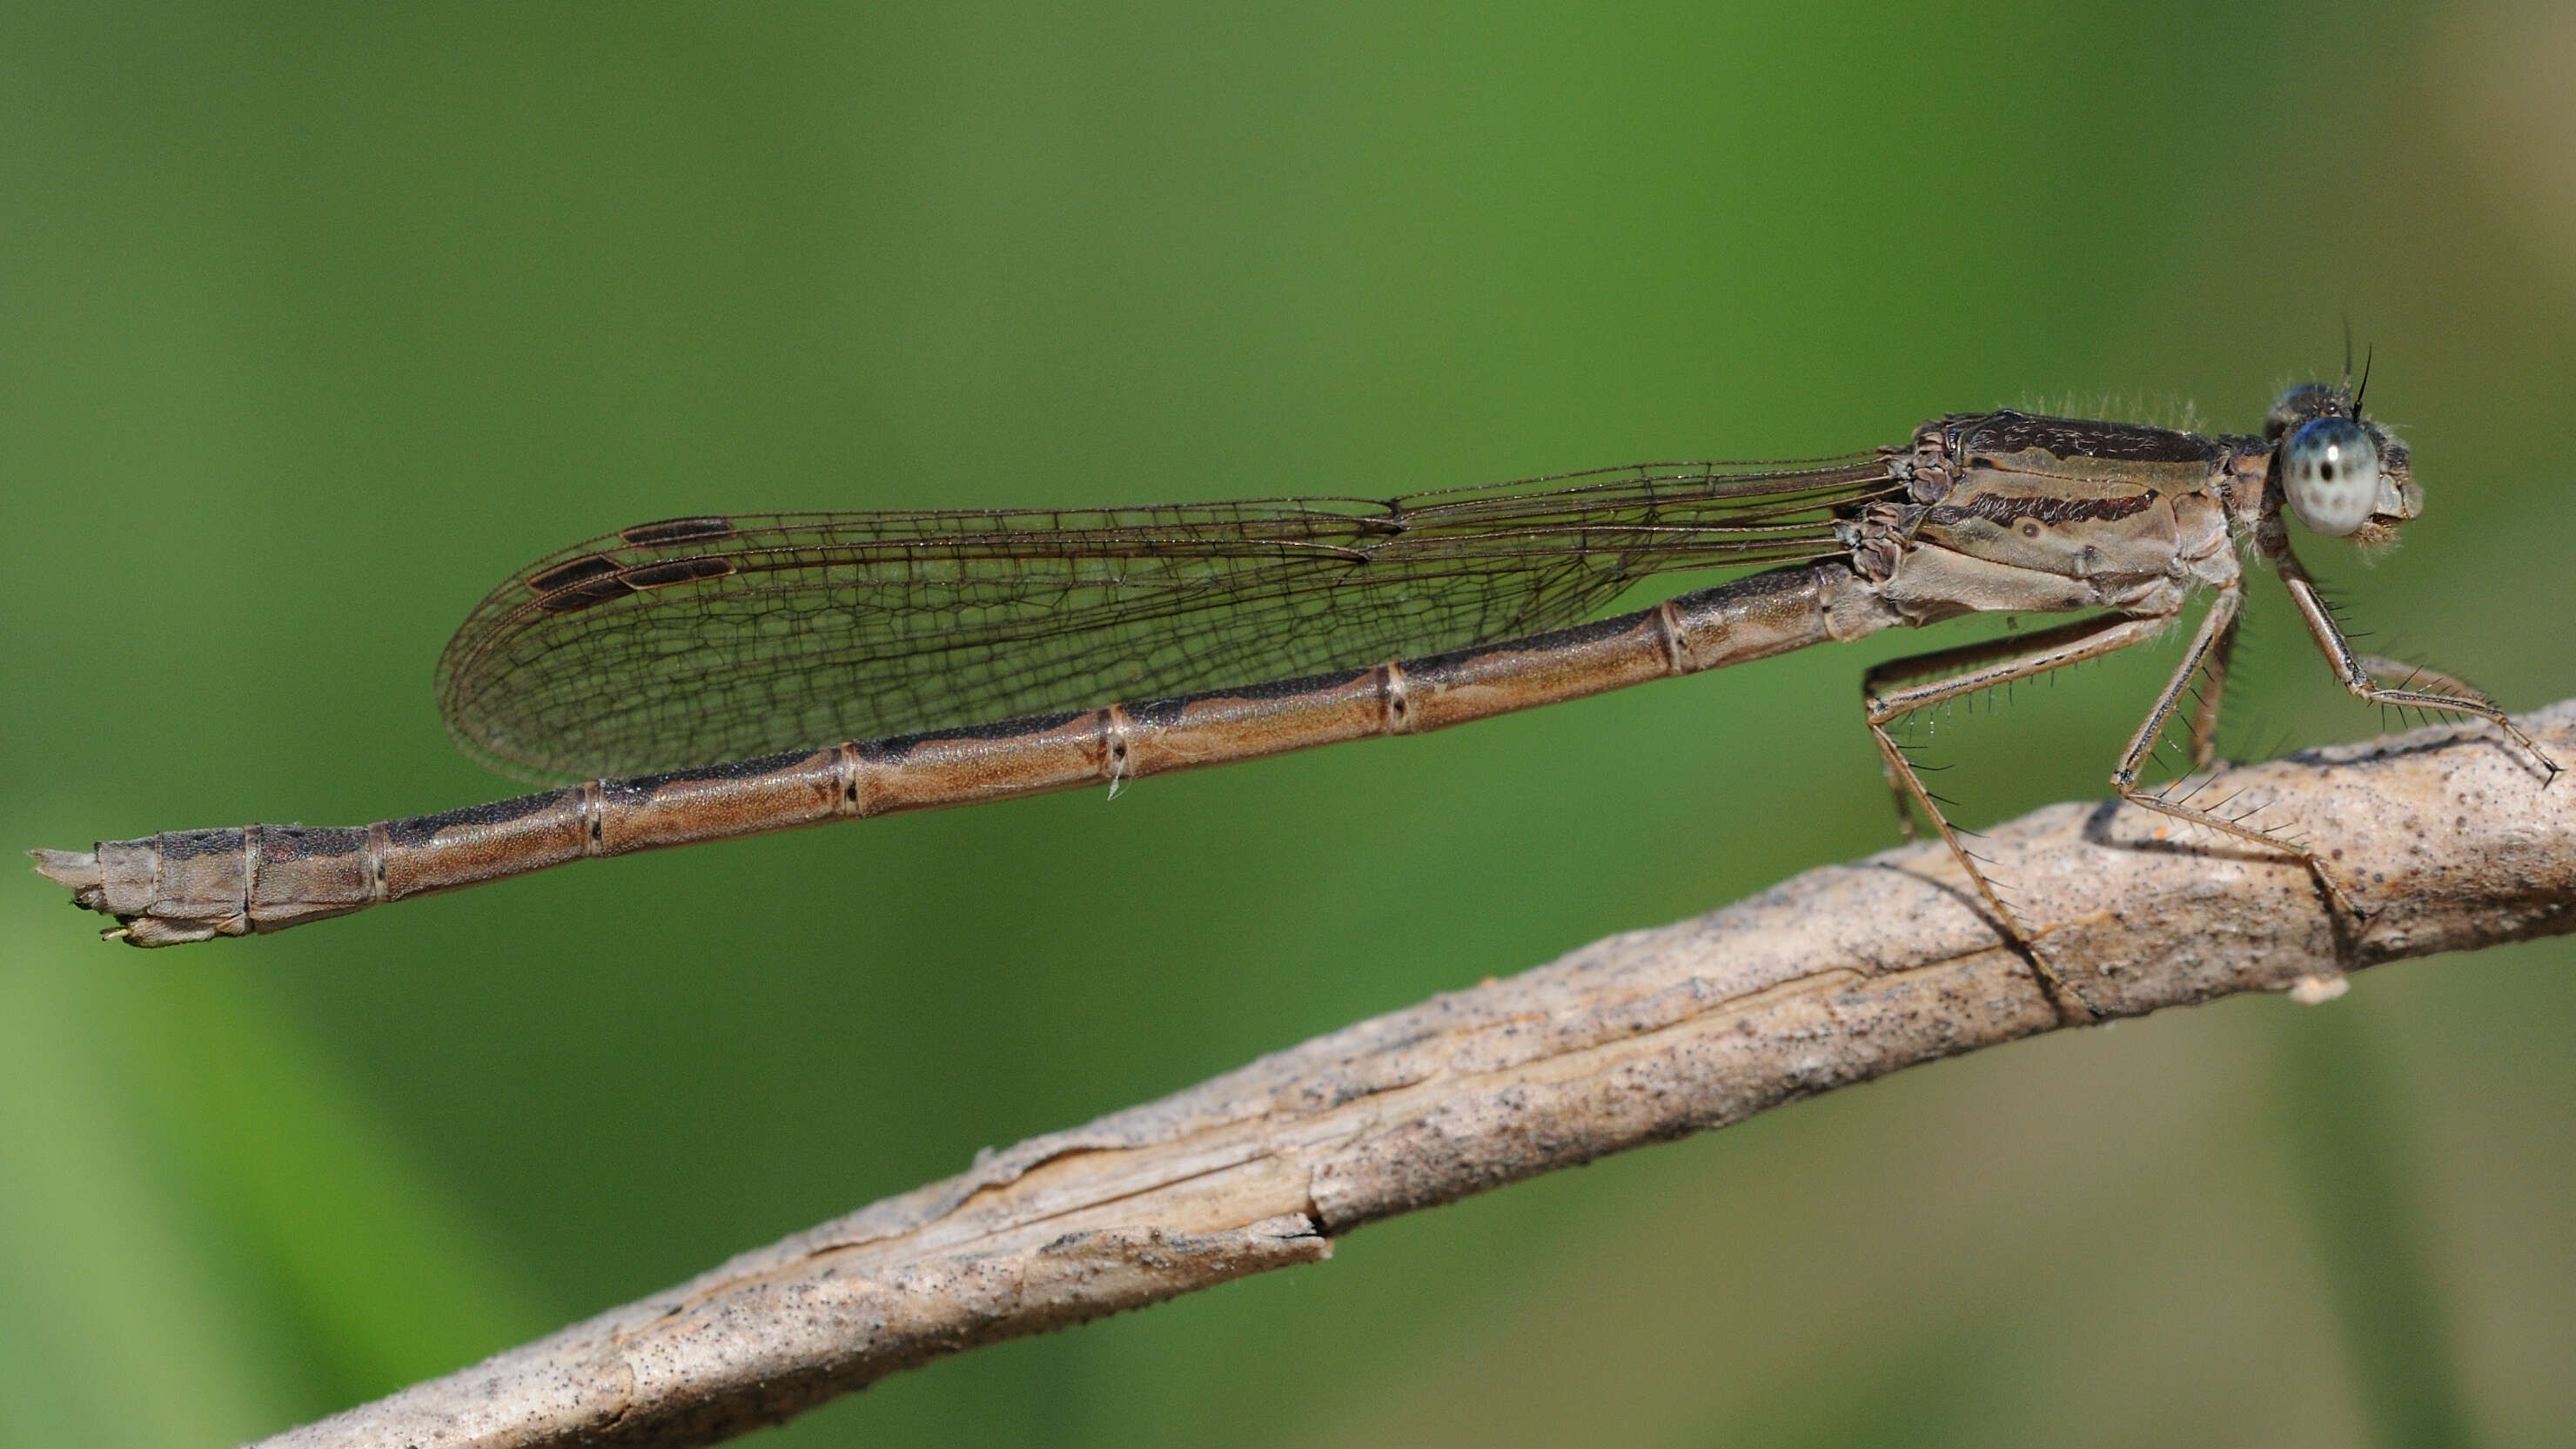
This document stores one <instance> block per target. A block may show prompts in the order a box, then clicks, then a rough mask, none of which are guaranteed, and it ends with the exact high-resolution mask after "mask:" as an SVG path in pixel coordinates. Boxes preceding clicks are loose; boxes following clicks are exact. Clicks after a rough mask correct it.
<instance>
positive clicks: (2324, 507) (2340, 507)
mask: <svg viewBox="0 0 2576 1449" xmlns="http://www.w3.org/2000/svg"><path fill="white" fill-rule="evenodd" d="M2281 487H2282V490H2283V491H2284V492H2286V493H2287V494H2288V495H2289V499H2290V511H2291V512H2292V513H2295V514H2297V515H2298V516H2299V521H2300V522H2301V523H2304V524H2306V525H2307V526H2308V527H2309V528H2310V529H2313V530H2314V531H2316V532H2318V533H2321V534H2324V535H2325V536H2326V537H2328V538H2347V537H2350V536H2351V535H2352V533H2353V532H2354V530H2356V529H2358V528H2360V527H2361V526H2362V525H2363V524H2365V523H2368V522H2369V521H2370V515H2371V512H2372V510H2373V509H2374V508H2376V507H2377V506H2378V503H2379V446H2378V445H2377V444H2376V443H2373V442H2371V440H2370V434H2368V433H2366V432H2364V431H2362V427H2361V424H2359V423H2357V422H2354V421H2353V420H2352V419H2350V418H2312V419H2310V420H2309V421H2307V422H2304V423H2301V424H2300V425H2299V430H2298V431H2297V432H2295V433H2292V434H2291V435H2290V441H2289V443H2288V444H2287V445H2286V446H2284V447H2283V448H2282V450H2281Z"/></svg>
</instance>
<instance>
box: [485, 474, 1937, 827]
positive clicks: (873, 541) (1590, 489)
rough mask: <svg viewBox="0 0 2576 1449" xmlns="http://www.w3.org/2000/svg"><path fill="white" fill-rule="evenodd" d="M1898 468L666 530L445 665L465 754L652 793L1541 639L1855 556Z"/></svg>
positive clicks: (533, 586)
mask: <svg viewBox="0 0 2576 1449" xmlns="http://www.w3.org/2000/svg"><path fill="white" fill-rule="evenodd" d="M1893 486H1894V485H1891V484H1890V483H1889V481H1888V475H1887V469H1886V466H1885V464H1884V462H1883V461H1882V460H1881V459H1880V458H1878V457H1877V456H1876V455H1874V454H1872V455H1855V456H1851V457H1846V458H1838V459H1828V460H1820V461H1817V462H1813V463H1799V464H1712V463H1686V464H1657V465H1648V466H1642V467H1633V468H1616V469H1605V470H1603V471H1600V472H1594V473H1576V474H1568V475H1564V476H1560V477H1554V478H1536V479H1530V480H1527V481H1524V482H1519V483H1505V484H1497V485H1493V486H1490V487H1481V488H1462V489H1454V490H1449V491H1445V492H1436V493H1424V494H1417V495H1414V496H1412V497H1408V498H1395V499H1387V500H1380V501H1369V500H1362V499H1340V498H1292V499H1276V500H1265V501H1256V502H1237V503H1184V504H1172V505H1166V506H1161V507H1150V508H1125V509H1112V510H1103V511H1097V512H1081V511H1065V512H1049V511H1028V512H942V513H804V514H742V515H735V516H732V517H721V518H720V517H709V518H686V519H673V520H670V521H667V522H662V523H650V524H643V525H640V526H638V527H635V528H629V529H625V530H623V531H622V532H619V533H615V534H611V535H609V536H607V537H604V538H598V539H593V540H591V541H590V542H588V543H585V544H580V545H577V546H575V547H573V548H569V549H566V550H564V551H562V552H560V553H557V554H554V555H551V556H549V557H547V558H544V559H540V560H539V561H537V562H536V563H534V564H532V565H530V566H529V567H528V568H526V569H524V570H522V571H521V572H520V573H518V574H517V575H516V576H514V577H513V578H511V579H510V580H509V581H508V582H507V583H504V584H503V585H502V586H501V587H500V588H498V589H497V590H495V591H494V592H493V593H492V594H491V596H490V597H488V598H486V599H485V600H484V601H483V602H482V603H481V604H480V605H478V606H477V607H476V608H475V610H474V612H473V614H472V615H471V616H470V617H468V618H467V620H466V621H465V626H464V628H462V629H461V630H459V631H458V632H457V635H456V637H455V638H454V639H453V640H451V641H450V642H449V644H448V646H447V652H446V654H445V655H444V657H442V658H441V659H440V661H439V669H438V696H439V711H440V713H441V715H442V716H444V718H445V719H446V721H447V727H448V731H449V733H450V734H452V735H453V736H455V738H456V740H457V742H458V743H459V745H460V746H461V747H463V748H464V749H465V751H466V752H467V753H468V754H471V755H473V756H474V757H475V758H477V759H478V760H481V761H482V762H484V763H485V764H487V765H490V766H492V767H494V768H496V769H499V770H501V771H502V772H504V773H507V774H511V775H516V776H519V777H521V778H526V779H567V778H579V777H583V776H594V775H596V776H610V775H628V774H639V773H644V772H648V771H653V770H663V769H678V768H684V767H687V766H692V765H704V764H713V763H716V762H718V761H722V760H729V759H740V758H745V757H748V756H752V755H760V754H768V753H774V752H777V751H781V750H788V749H795V748H799V747H805V746H815V745H823V744H829V743H833V742H835V741H839V740H844V739H865V738H872V737H879V736H886V735H897V734H909V733H915V732H919V731H925V730H937V729H947V728H954V727H958V726H963V725H972V724H982V723H988V722H992V721H996V720H1002V719H1009V718H1013V717H1017V716H1021V715H1028V714H1036V713H1041V712H1045V711H1050V710H1071V709H1088V708H1096V707H1098V706H1101V705H1105V704H1109V703H1112V702H1115V701H1121V700H1143V699H1151V698H1156V697H1160V696H1164V695H1172V694H1187V693H1192V692H1196V691H1200V690H1206V689H1216V688H1225V687H1232V686H1241V685H1249V684H1256V683H1260V682H1262V681H1266V680H1272V679H1280V678H1289V677H1294V676H1298V675H1305V674H1315V673H1321V672H1324V671H1327V670H1332V669H1337V668H1348V667H1357V666H1362V665H1368V664H1374V663H1377V662H1379V661H1381V660H1386V659H1394V658H1403V657H1411V656H1418V655H1422V654H1431V653H1438V652H1441V651H1443V650H1448V649H1457V648H1463V647H1465V646H1468V645H1472V644H1479V643H1484V642H1489V641H1492V640H1497V639H1504V638H1510V637H1513V636H1516V635H1522V634H1530V633H1537V632H1542V631H1545V630H1548V629H1554V628H1559V627H1562V626H1564V625H1567V624H1571V623H1575V622H1578V621H1580V620H1582V619H1583V618H1585V617H1586V616H1588V615H1590V614H1592V613H1595V612H1597V611H1599V610H1600V609H1601V608H1603V607H1604V606H1605V605H1607V604H1608V603H1609V602H1610V601H1611V600H1612V599H1614V598H1616V597H1617V596H1618V595H1619V594H1620V593H1621V592H1622V591H1623V590H1624V589H1626V588H1627V587H1628V586H1629V585H1630V584H1632V583H1634V582H1635V581H1636V580H1638V579H1639V578H1641V577H1643V576H1645V575H1648V574H1653V573H1660V572H1667V571H1672V570H1681V569H1702V568H1711V567H1720V566H1726V565H1734V564H1760V563H1780V562H1786V561H1790V560H1795V559H1804V558H1812V557H1817V556H1820V555H1823V554H1827V553H1831V552H1834V551H1836V545H1835V543H1834V539H1833V532H1832V525H1833V521H1834V519H1835V518H1836V517H1837V516H1838V515H1841V514H1845V513H1848V512H1849V511H1850V510H1851V509H1853V508H1854V507H1856V506H1857V505H1858V504H1860V503H1861V502H1863V501H1865V500H1867V499H1869V498H1872V497H1876V496H1880V495H1882V494H1884V493H1887V492H1890V491H1892V489H1893Z"/></svg>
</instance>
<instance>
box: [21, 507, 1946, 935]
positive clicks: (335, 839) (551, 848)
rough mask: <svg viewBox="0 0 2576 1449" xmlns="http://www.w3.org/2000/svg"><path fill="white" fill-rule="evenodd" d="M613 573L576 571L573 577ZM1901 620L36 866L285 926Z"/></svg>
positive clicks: (1363, 672) (1476, 670)
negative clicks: (591, 862)
mask: <svg viewBox="0 0 2576 1449" xmlns="http://www.w3.org/2000/svg"><path fill="white" fill-rule="evenodd" d="M683 522H685V520H684V521H683ZM693 562H694V561H691V560H675V561H673V562H672V564H670V565H668V566H667V567H670V568H672V569H673V570H674V576H673V577H672V578H670V579H669V580H667V582H684V581H685V575H686V573H687V571H688V569H689V568H690V566H691V565H692V564H693ZM577 563H578V561H576V564H577ZM565 567H566V568H574V567H575V565H566V566H565ZM655 567H665V566H660V565H657V566H655ZM619 577H620V576H619V575H613V574H599V575H596V576H574V577H573V578H572V582H571V583H570V586H569V590H568V591H571V592H577V591H580V590H582V589H586V588H595V587H597V586H599V585H601V584H604V583H608V582H612V581H615V580H617V579H618V578H619ZM654 582H657V583H658V582H663V581H662V580H658V579H657V580H655V581H654ZM648 586H650V585H648ZM1896 622H1899V620H1898V618H1897V616H1896V615H1895V614H1894V613H1893V612H1892V611H1890V610H1889V609H1888V608H1887V607H1886V606H1885V605H1884V603H1883V602H1882V601H1880V600H1879V599H1878V598H1877V595H1876V593H1875V592H1874V591H1873V589H1872V587H1871V586H1870V585H1868V584H1867V583H1865V582H1864V581H1862V580H1861V579H1859V578H1858V576H1856V575H1855V574H1854V573H1853V572H1852V570H1851V569H1850V568H1849V567H1848V566H1847V565H1845V564H1842V563H1840V562H1834V563H1824V564H1813V565H1803V564H1802V565H1795V566H1792V567H1788V568H1782V569H1775V570H1773V571H1771V572H1769V573H1766V574H1758V575H1755V576H1754V577H1752V578H1748V579H1741V580H1738V581H1736V582H1734V583H1731V584H1726V585H1723V586H1720V587H1718V588H1714V589H1704V590H1701V591H1699V592H1697V593H1692V594H1684V595H1681V596H1680V597H1678V598H1674V599H1668V600H1666V601H1665V602H1663V603H1661V604H1658V605H1656V606H1655V607H1654V608H1651V609H1646V610H1643V611H1641V612H1638V613H1634V614H1626V615H1622V616H1620V617H1618V618H1615V619H1604V620H1602V621H1600V622H1598V623H1594V624H1585V625H1581V626H1578V627H1576V628H1572V629H1560V630H1556V631H1554V632H1552V633H1547V634H1537V635H1532V636H1529V637H1527V638H1523V639H1515V640H1509V641H1506V642H1503V643H1498V644H1488V645H1482V646H1479V647H1477V648H1473V649H1461V650H1455V651H1452V652H1449V653H1445V654H1435V655H1430V656H1427V657H1424V658H1420V659H1412V660H1397V661H1390V662H1386V663H1382V664H1377V665H1373V666H1370V667H1368V668H1364V669H1355V670H1348V671H1343V672H1340V673H1335V674H1321V675H1312V676H1308V677H1305V678H1300V679H1290V680H1278V681H1273V682H1270V683H1266V684H1258V685H1252V686H1248V687H1245V688H1241V689H1231V690H1211V691H1207V692H1204V693H1199V694H1190V695H1180V696H1174V697H1171V698H1165V699H1155V700H1147V701H1144V702H1142V703H1138V704H1134V705H1110V706H1108V707H1106V708H1103V709H1094V710H1085V711H1081V712H1078V713H1067V714H1051V715H1041V716H1033V717H1030V718H1025V719H1016V720H1005V721H1002V722H999V723H996V724H990V725H977V726H971V727H967V728H961V729H952V730H937V731H930V732H926V733H922V734H915V735H905V736H900V737H897V738H892V739H882V740H854V741H850V742H847V743H844V744H840V745H835V746H831V747H828V748H825V749H820V750H813V751H797V752H791V753H787V754H780V755H769V756H763V757H760V758H756V759H748V760H736V761H732V762H730V763H726V764H721V765H710V766H706V767H704V768H700V769H691V770H677V771H671V772H668V773H664V774H658V775H644V776H638V777H635V778H632V779H624V780H595V781H592V782H590V783H588V784H584V785H579V786H575V787H572V788H569V789H562V790H551V791H546V792H544V793H541V794H535V795H523V796H519V797H517V798H515V799H510V800H501V801H495V802H494V803H492V804H489V805H478V806H475V807H474V808H472V809H469V810H451V811H447V812H445V813H443V814H438V815H422V816H415V817H413V818H410V819H407V820H390V821H380V822H378V823H376V824H374V825H369V826H364V827H356V828H345V829H310V828H306V827H303V826H251V827H248V828H246V829H243V830H200V831H183V832H178V833H175V834H170V835H160V836H154V837H151V838H149V839H145V840H130V841H110V842H106V843H103V844H101V845H100V846H99V847H98V848H97V850H96V852H95V853H94V854H87V855H75V854H72V853H68V852H47V853H45V855H44V856H42V857H40V861H41V863H40V865H39V869H41V870H43V871H45V873H46V874H47V875H49V876H51V877H52V878H54V879H55V880H57V881H59V882H61V883H63V884H66V885H69V886H71V887H72V889H73V892H74V899H75V900H77V901H78V902H79V903H80V904H82V905H84V906H88V907H90V908H92V909H96V910H101V911H106V912H108V913H110V914H113V915H116V916H118V917H119V918H120V919H122V920H125V921H127V922H128V925H127V929H126V932H125V935H126V938H127V939H128V940H131V941H133V942H134V943H135V944H137V945H168V944H172V943H174V942H178V941H190V940H203V939H205V938H206V937H208V936H213V935H241V934H244V933H246V932H250V931H274V930H280V929H283V928H284V927H287V926H292V925H297V924H300V923H302V922H305V921H310V920H316V919H319V918H321V917H323V916H331V915H339V914H342V913H344V912H347V911H353V910H357V909H359V908H361V907H363V906H367V905H372V904H374V903H376V902H378V901H393V900H402V899H404V898H406V897H409V896H415V895H423V894H427V893H429V892H431V891H441V890H452V889H455V888H456V887H459V886H466V885H472V884H475V883H477V882H480V881H486V880H495V879H499V878H501V877H504V876H512V875H521V874H525V873H526V872H529V871H533V870H542V869H545V868H546V867H549V866H555V865H562V864H564V863H566V862H569V861H574V860H579V859H581V858H583V857H585V856H594V855H622V854H625V853H627V852H630V851H637V850H653V849H659V848H661V847H663V846H672V845H689V844H694V843H697V842H700V841H708V840H720V839H726V838H729V837H732V836H737V835H752V834H758V833H761V832H765V831H771V830H784V829H789V828H792V827H795V826H800V825H815V824H820V823H822V822H823V821H826V820H832V819H836V818H842V817H847V816H859V815H882V814H887V813H890V812H893V811H897V810H920V809H929V808H933V807H937V806H945V805H966V804H973V803H975V802H977V801H982V800H994V799H1000V798H1004V797H1007V796H1013V795H1028V794H1036V793H1040V792H1043V791H1048V790H1057V789H1063V788H1065V787H1067V786H1074V785H1086V784H1096V783H1102V782H1106V783H1110V784H1113V785H1114V784H1116V783H1118V782H1121V781H1124V780H1128V779H1133V778H1137V777H1141V776H1145V775H1153V774H1163V773H1167V772H1169V771H1173V770H1185V769H1191V768H1194V767H1196V766H1200V765H1212V764H1222V763H1225V762H1228V761H1232V760H1243V759H1252V758H1256V757H1259V756H1263V755H1273V754H1279V753H1282V752H1284V751H1288V750H1294V749H1302V748H1304V747H1306V746H1309V745H1319V744H1330V743H1333V742H1336V741H1340V740H1352V739H1364V738H1367V737H1370V736H1373V735H1394V734H1412V733H1417V732H1420V731H1425V730H1434V729H1440V728H1444V727H1446V726H1448V725H1453V724H1462V723H1465V722H1466V721H1468V720H1473V719H1483V718H1486V717H1487V716H1490V715H1497V714H1505V713H1509V712H1511V711H1513V710H1520V709H1528V708H1531V707H1533V706H1537V705H1542V704H1552V703H1555V702H1557V701H1559V700H1567V699H1575V698H1580V697H1581V696H1584V695H1588V694H1599V693H1602V692H1603V691H1606V690H1612V689H1618V688H1622V687H1625V686H1627V685H1631V684H1640V683H1644V682H1645V681H1647V680H1651V679H1659V678H1663V677H1666V676H1670V675H1677V674H1689V673H1693V672H1696V671H1698V670H1702V669H1712V668H1716V667H1718V666H1719V665H1724V664H1733V663H1737V662H1740V661H1743V660H1747V659H1758V658H1762V657H1764V656H1766V655H1771V654H1777V653H1781V652H1783V651H1785V650H1789V649H1795V648H1798V647H1801V646H1803V645H1806V644H1813V643H1819V642H1822V641H1824V640H1826V639H1846V638H1857V637H1859V636H1860V635H1862V634H1866V633H1871V632H1874V631H1875V630H1877V629H1881V628H1885V627H1887V626H1888V625H1889V624H1892V623H1896Z"/></svg>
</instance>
